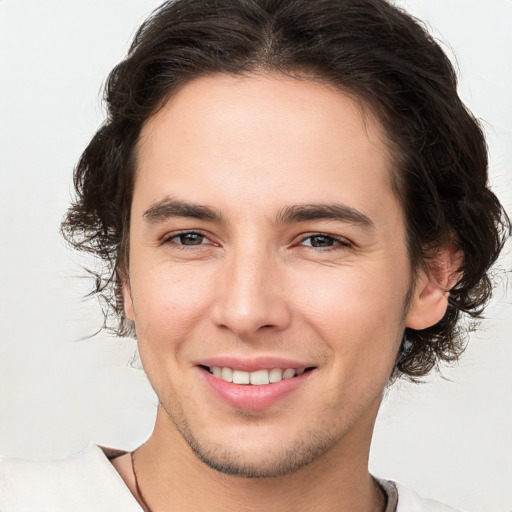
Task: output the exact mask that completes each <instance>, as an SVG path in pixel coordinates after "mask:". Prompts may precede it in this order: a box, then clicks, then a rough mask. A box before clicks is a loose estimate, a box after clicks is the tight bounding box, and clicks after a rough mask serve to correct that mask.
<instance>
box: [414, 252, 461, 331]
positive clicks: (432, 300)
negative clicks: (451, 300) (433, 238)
mask: <svg viewBox="0 0 512 512" xmlns="http://www.w3.org/2000/svg"><path fill="white" fill-rule="evenodd" d="M462 258H463V256H462V252H461V251H460V250H458V248H457V247H456V245H455V244H454V243H451V244H448V245H447V246H446V247H444V248H443V249H441V250H440V251H439V252H438V253H437V254H436V256H435V258H434V259H433V260H432V261H431V262H429V264H428V265H427V268H425V269H422V270H420V272H419V273H418V275H417V278H416V284H415V287H414V293H413V296H412V299H411V303H410V306H409V311H408V313H407V316H406V319H405V326H406V327H409V328H410V329H415V330H421V329H426V328H428V327H431V326H433V325H435V324H437V323H438V322H440V321H441V320H442V318H443V317H444V314H445V313H446V309H447V308H448V297H449V296H450V292H449V290H450V289H451V288H452V287H453V286H454V285H455V284H456V283H457V282H458V280H459V279H460V268H461V264H462Z"/></svg>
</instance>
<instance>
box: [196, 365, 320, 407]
mask: <svg viewBox="0 0 512 512" xmlns="http://www.w3.org/2000/svg"><path fill="white" fill-rule="evenodd" d="M201 373H202V374H203V376H204V379H205V380H206V382H207V384H208V386H209V387H210V389H211V390H212V391H213V393H214V394H215V395H216V396H217V397H218V398H220V399H221V400H222V401H223V402H225V403H227V404H228V405H230V406H231V407H234V408H236V409H244V410H247V411H261V410H263V409H267V408H269V407H271V406H272V405H274V404H276V403H277V402H279V401H280V400H282V399H284V398H285V397H286V396H287V395H289V394H290V393H292V392H293V391H295V390H297V389H298V388H299V387H300V386H302V385H303V384H304V383H305V382H306V381H307V380H308V379H309V377H310V375H311V373H313V370H310V371H307V372H305V373H303V374H302V375H298V376H297V377H292V378H290V379H284V380H281V381H279V382H274V383H272V384H263V385H261V386H254V385H250V384H233V383H232V382H226V381H225V380H222V379H219V378H218V377H214V376H213V375H212V374H211V373H210V372H209V371H207V370H204V369H201Z"/></svg>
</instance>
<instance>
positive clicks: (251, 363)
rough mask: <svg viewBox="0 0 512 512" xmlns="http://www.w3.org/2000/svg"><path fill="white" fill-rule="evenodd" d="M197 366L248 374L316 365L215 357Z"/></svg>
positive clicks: (279, 359) (274, 359) (276, 359)
mask: <svg viewBox="0 0 512 512" xmlns="http://www.w3.org/2000/svg"><path fill="white" fill-rule="evenodd" d="M195 364H196V365H197V366H207V367H212V366H218V367H220V368H233V369H236V370H243V371H246V372H255V371H257V370H271V369H272V368H282V369H286V368H294V369H298V368H311V367H314V366H315V365H314V364H312V363H311V362H310V361H299V360H297V359H287V358H282V357H273V356H258V357H252V358H247V357H236V356H214V357H207V358H205V359H201V360H198V361H197V362H196V363H195Z"/></svg>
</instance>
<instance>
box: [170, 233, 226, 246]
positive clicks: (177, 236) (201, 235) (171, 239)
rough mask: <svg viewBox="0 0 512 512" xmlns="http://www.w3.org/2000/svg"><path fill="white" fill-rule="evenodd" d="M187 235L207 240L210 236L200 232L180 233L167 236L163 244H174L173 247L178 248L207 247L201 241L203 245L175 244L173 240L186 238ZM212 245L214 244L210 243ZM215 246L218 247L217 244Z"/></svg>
mask: <svg viewBox="0 0 512 512" xmlns="http://www.w3.org/2000/svg"><path fill="white" fill-rule="evenodd" d="M186 235H196V236H198V237H201V238H203V239H205V238H206V239H207V240H208V236H207V235H205V234H204V233H201V232H200V231H181V232H180V233H173V234H172V235H170V236H167V237H166V238H165V239H164V241H163V243H164V244H167V243H172V244H173V245H175V246H177V247H180V248H185V247H187V248H188V247H198V246H201V245H205V244H204V243H203V242H204V240H202V241H201V243H199V244H183V243H177V242H174V241H173V240H174V239H176V238H179V237H182V236H186ZM210 243H212V242H211V241H210ZM213 245H217V244H213Z"/></svg>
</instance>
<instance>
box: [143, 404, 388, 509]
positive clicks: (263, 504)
mask: <svg viewBox="0 0 512 512" xmlns="http://www.w3.org/2000/svg"><path fill="white" fill-rule="evenodd" d="M375 414H376V411H375ZM374 419H375V418H373V421H369V422H368V426H367V428H366V429H362V430H361V429H358V430H357V431H356V432H351V433H349V434H348V435H347V436H346V437H344V438H343V440H342V441H340V442H339V443H338V444H337V445H336V446H334V447H333V448H332V449H331V450H329V451H328V452H327V453H325V454H324V455H322V456H321V457H319V458H317V459H316V460H314V461H313V462H311V463H310V464H308V465H306V466H304V467H302V468H301V469H299V470H298V471H295V472H293V473H289V474H286V475H283V476H278V477H266V478H244V477H238V476H232V475H226V474H223V473H219V472H218V471H216V470H214V469H211V468H210V467H208V466H207V465H206V464H204V463H203V462H201V461H200V460H199V459H198V458H197V456H196V455H195V454H194V453H193V452H192V450H191V449H190V447H189V446H188V444H187V443H186V442H185V441H184V440H183V438H182V436H181V434H179V432H177V430H176V429H175V428H170V426H169V422H168V421H167V419H166V415H165V413H164V412H163V411H161V410H159V412H158V415H157V422H156V425H155V430H154V432H153V434H152V435H151V437H150V438H149V440H148V441H147V442H146V443H145V444H144V445H142V446H141V447H140V448H138V449H137V450H136V453H135V454H134V460H135V472H136V476H137V481H138V488H139V492H140V495H141V496H139V501H141V502H143V503H145V504H146V505H147V507H149V509H150V510H151V512H159V511H161V510H162V511H163V510H167V506H168V504H169V503H172V505H173V509H175V510H194V511H198V512H201V511H203V510H204V511H206V510H208V511H209V512H212V511H214V512H215V511H219V512H221V511H222V512H224V511H225V510H241V511H250V512H257V511H258V512H259V511H265V512H268V511H270V512H272V511H276V512H277V511H282V510H296V511H298V512H300V511H306V510H307V511H310V510H315V511H318V512H331V511H332V512H334V511H336V512H349V511H354V510H365V511H372V512H373V511H375V512H377V511H379V512H380V511H382V510H384V508H385V502H386V499H385V495H384V493H383V491H382V490H381V489H380V487H379V486H378V485H377V484H376V483H375V481H374V479H373V478H372V477H371V475H370V474H369V472H368V453H369V449H370V440H371V435H372V429H373V422H374Z"/></svg>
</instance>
